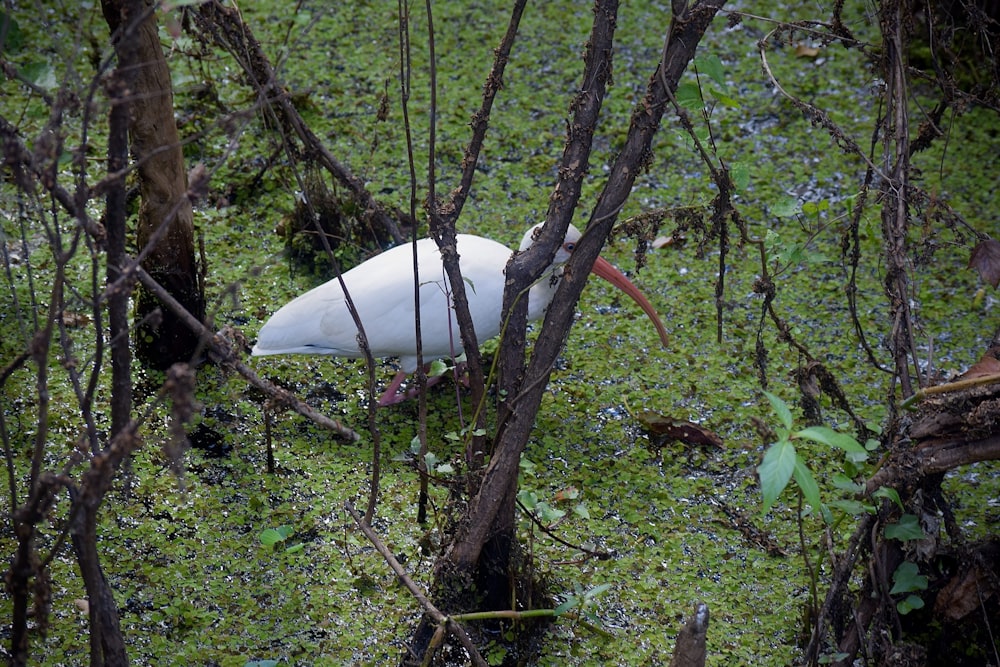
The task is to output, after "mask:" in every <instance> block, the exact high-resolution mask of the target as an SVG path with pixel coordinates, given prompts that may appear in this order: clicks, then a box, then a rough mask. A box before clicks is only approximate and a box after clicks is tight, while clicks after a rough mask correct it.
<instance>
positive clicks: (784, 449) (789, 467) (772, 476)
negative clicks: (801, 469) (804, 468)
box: [757, 440, 795, 513]
mask: <svg viewBox="0 0 1000 667" xmlns="http://www.w3.org/2000/svg"><path fill="white" fill-rule="evenodd" d="M794 470H795V446H794V445H792V443H791V441H789V440H779V441H778V442H776V443H774V444H773V445H771V446H770V447H769V448H768V449H767V451H766V452H765V453H764V460H763V461H761V463H760V465H759V466H757V474H758V475H759V476H760V492H761V495H762V496H763V498H764V508H763V510H762V511H763V512H765V513H766V512H767V511H768V510H769V509H771V505H773V504H774V501H775V500H777V499H778V496H780V495H781V492H782V491H784V490H785V487H786V486H788V480H790V479H791V478H792V472H793V471H794Z"/></svg>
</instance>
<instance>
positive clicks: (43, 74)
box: [21, 62, 59, 91]
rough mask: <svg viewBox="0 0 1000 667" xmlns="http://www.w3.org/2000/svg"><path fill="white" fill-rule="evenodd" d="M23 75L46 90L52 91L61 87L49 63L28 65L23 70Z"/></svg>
mask: <svg viewBox="0 0 1000 667" xmlns="http://www.w3.org/2000/svg"><path fill="white" fill-rule="evenodd" d="M21 75H22V76H24V78H25V79H27V80H28V81H30V82H31V83H33V84H35V85H36V86H38V87H39V88H42V89H44V90H50V91H51V90H55V89H56V88H58V87H59V82H58V81H56V74H55V70H53V69H52V66H51V65H49V64H48V63H47V62H33V63H28V64H27V65H25V66H24V67H22V68H21Z"/></svg>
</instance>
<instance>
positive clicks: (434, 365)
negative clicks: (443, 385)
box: [427, 359, 451, 378]
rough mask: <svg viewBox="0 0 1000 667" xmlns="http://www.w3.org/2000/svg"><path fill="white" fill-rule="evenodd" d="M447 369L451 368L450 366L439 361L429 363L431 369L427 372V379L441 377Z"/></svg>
mask: <svg viewBox="0 0 1000 667" xmlns="http://www.w3.org/2000/svg"><path fill="white" fill-rule="evenodd" d="M449 368H451V366H449V365H448V364H446V363H445V362H444V361H442V360H441V359H435V360H434V361H432V362H431V368H430V370H429V371H427V377H429V378H436V377H441V376H442V375H444V374H445V373H447V372H448V369H449Z"/></svg>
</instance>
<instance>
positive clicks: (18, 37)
mask: <svg viewBox="0 0 1000 667" xmlns="http://www.w3.org/2000/svg"><path fill="white" fill-rule="evenodd" d="M4 23H6V25H7V34H6V35H4V41H2V42H0V47H3V48H2V49H0V51H4V52H6V53H17V52H18V51H20V50H21V47H22V46H24V33H23V32H21V26H19V25H18V23H17V21H15V20H14V17H13V16H11V15H10V14H9V13H7V12H0V27H2V26H3V25H4Z"/></svg>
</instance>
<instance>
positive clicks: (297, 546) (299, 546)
mask: <svg viewBox="0 0 1000 667" xmlns="http://www.w3.org/2000/svg"><path fill="white" fill-rule="evenodd" d="M305 546H306V545H305V544H303V543H302V542H299V543H298V544H293V545H292V546H290V547H288V548H287V549H285V553H286V554H293V553H295V552H296V551H302V550H303V549H304V548H305Z"/></svg>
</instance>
